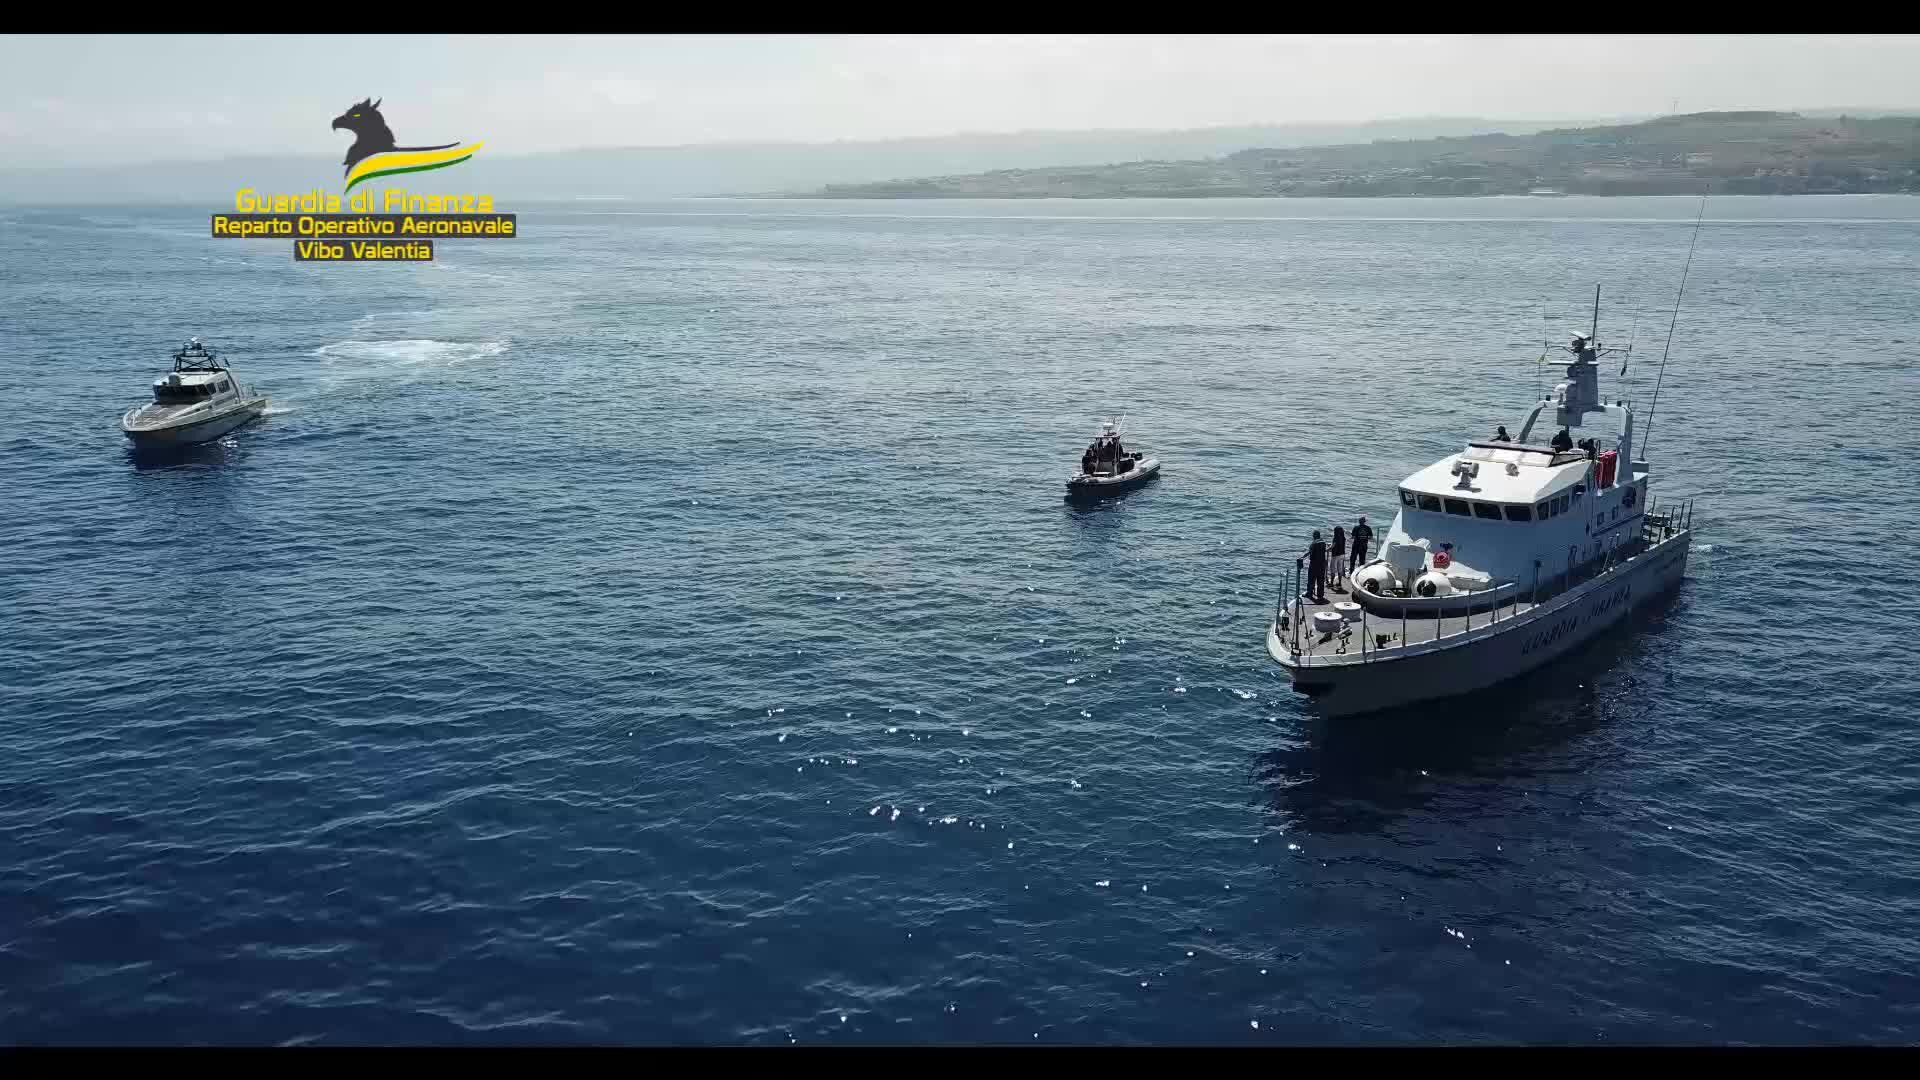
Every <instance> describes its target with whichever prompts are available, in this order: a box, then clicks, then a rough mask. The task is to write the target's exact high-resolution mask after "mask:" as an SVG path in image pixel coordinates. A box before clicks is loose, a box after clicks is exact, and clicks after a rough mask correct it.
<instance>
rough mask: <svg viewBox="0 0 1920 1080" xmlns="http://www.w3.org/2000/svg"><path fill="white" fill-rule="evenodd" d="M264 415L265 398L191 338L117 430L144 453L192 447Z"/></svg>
mask: <svg viewBox="0 0 1920 1080" xmlns="http://www.w3.org/2000/svg"><path fill="white" fill-rule="evenodd" d="M266 410H267V398H266V395H264V394H260V393H257V392H256V391H255V390H254V389H253V388H252V387H250V386H243V385H241V383H240V381H239V380H238V379H237V378H235V377H234V374H233V370H232V369H231V368H230V367H228V366H227V364H226V363H225V362H224V361H222V360H220V359H219V358H218V357H216V356H215V355H214V354H213V353H211V352H209V351H208V350H207V347H206V346H204V345H202V344H200V339H199V338H194V339H193V340H192V341H189V342H187V344H186V345H184V346H182V347H181V349H180V351H179V352H177V353H174V354H173V370H172V371H170V372H168V373H167V374H166V375H163V376H161V377H160V378H158V379H155V380H154V383H153V400H152V401H151V402H148V403H147V404H145V405H137V406H135V407H133V408H131V409H128V410H127V411H126V414H125V415H123V416H121V417H120V430H121V431H124V432H125V433H126V435H127V438H129V439H132V440H133V444H134V445H135V446H137V447H141V448H143V449H144V448H157V447H169V446H190V445H192V444H194V443H203V442H209V441H211V440H214V439H217V438H219V437H221V436H222V435H225V434H227V433H228V432H230V431H233V430H235V429H236V428H240V427H244V426H246V425H247V424H249V423H252V422H253V421H254V420H256V419H258V418H259V417H260V415H261V414H262V413H264V412H266Z"/></svg>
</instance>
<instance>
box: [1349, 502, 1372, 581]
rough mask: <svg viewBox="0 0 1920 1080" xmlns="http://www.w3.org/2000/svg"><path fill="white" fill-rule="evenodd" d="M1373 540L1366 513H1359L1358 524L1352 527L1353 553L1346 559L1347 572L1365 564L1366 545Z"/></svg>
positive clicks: (1351, 571)
mask: <svg viewBox="0 0 1920 1080" xmlns="http://www.w3.org/2000/svg"><path fill="white" fill-rule="evenodd" d="M1372 542H1373V526H1371V525H1368V524H1367V515H1365V514H1361V515H1360V524H1358V525H1355V526H1354V527H1353V554H1352V555H1351V556H1349V557H1348V560H1347V573H1348V574H1352V573H1353V572H1354V571H1355V570H1357V569H1359V568H1360V567H1361V566H1363V565H1365V564H1366V561H1367V545H1368V544H1370V543H1372Z"/></svg>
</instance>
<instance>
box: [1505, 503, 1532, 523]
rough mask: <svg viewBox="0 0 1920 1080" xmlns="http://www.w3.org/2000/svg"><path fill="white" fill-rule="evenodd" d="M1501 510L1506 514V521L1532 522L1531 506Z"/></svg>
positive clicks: (1507, 507)
mask: <svg viewBox="0 0 1920 1080" xmlns="http://www.w3.org/2000/svg"><path fill="white" fill-rule="evenodd" d="M1501 509H1502V510H1505V511H1506V512H1507V520H1508V521H1532V520H1533V507H1531V506H1503V507H1501Z"/></svg>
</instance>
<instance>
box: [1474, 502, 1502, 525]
mask: <svg viewBox="0 0 1920 1080" xmlns="http://www.w3.org/2000/svg"><path fill="white" fill-rule="evenodd" d="M1473 516H1474V517H1477V518H1485V519H1487V520H1488V521H1499V520H1500V508H1499V507H1497V506H1495V505H1493V504H1492V503H1483V502H1477V503H1474V504H1473Z"/></svg>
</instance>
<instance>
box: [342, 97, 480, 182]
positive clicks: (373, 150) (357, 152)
mask: <svg viewBox="0 0 1920 1080" xmlns="http://www.w3.org/2000/svg"><path fill="white" fill-rule="evenodd" d="M385 100H386V98H381V99H380V101H385ZM380 101H372V100H369V99H366V98H362V99H361V101H360V103H359V104H357V105H349V106H347V111H346V112H343V113H341V114H340V115H339V116H336V117H334V118H333V126H334V128H335V129H336V130H337V129H339V128H346V129H347V130H348V131H351V132H353V145H352V146H349V147H347V160H346V162H345V164H346V167H347V168H346V171H345V172H343V173H341V175H342V176H345V175H346V174H347V173H350V172H352V171H353V167H354V165H355V164H356V163H358V162H359V161H361V160H362V159H365V158H370V157H372V156H373V155H375V154H384V153H387V152H388V151H390V150H445V149H447V148H448V147H451V146H458V145H460V144H459V143H442V144H440V145H439V146H395V145H393V129H392V128H390V127H388V126H387V118H386V117H384V116H381V115H380Z"/></svg>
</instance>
